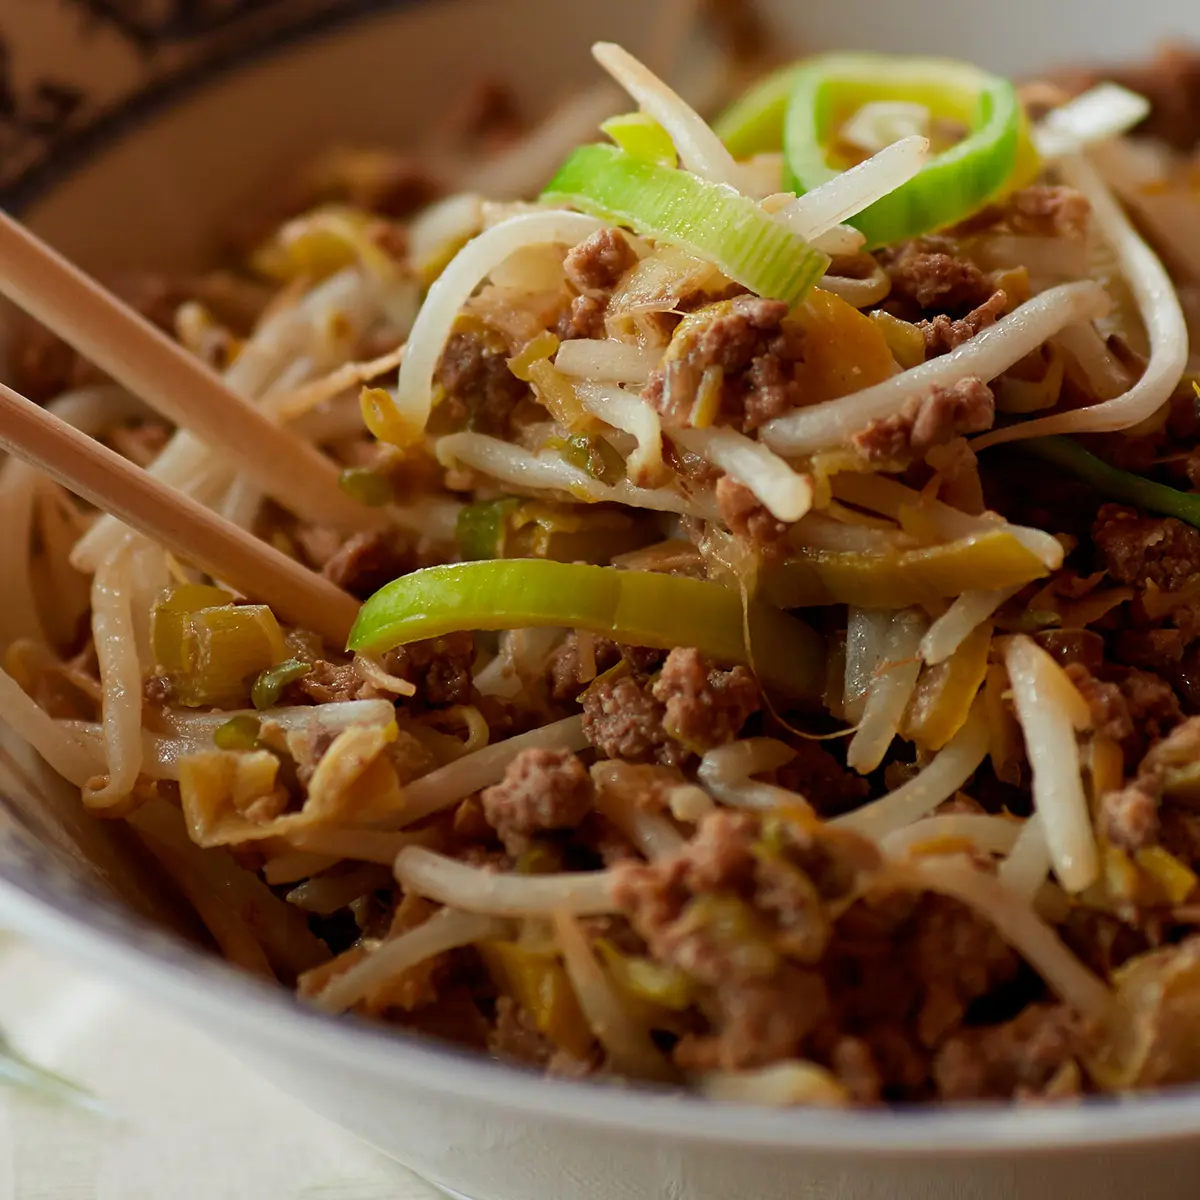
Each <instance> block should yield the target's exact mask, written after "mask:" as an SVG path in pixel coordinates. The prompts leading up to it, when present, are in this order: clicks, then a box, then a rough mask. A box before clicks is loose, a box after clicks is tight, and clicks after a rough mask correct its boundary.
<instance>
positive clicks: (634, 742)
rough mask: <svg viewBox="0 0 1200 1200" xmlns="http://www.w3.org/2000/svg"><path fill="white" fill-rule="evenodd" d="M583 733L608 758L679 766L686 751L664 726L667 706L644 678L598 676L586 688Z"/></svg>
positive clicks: (684, 757) (583, 702) (583, 699)
mask: <svg viewBox="0 0 1200 1200" xmlns="http://www.w3.org/2000/svg"><path fill="white" fill-rule="evenodd" d="M582 704H583V733H584V736H585V737H586V738H587V740H588V741H589V742H590V743H591V745H593V746H594V747H595V748H596V749H597V750H598V751H600V753H601V754H603V755H604V757H605V758H624V759H628V760H629V761H630V762H651V761H654V760H657V761H658V762H661V763H665V764H666V765H667V766H678V765H679V764H680V763H681V762H683V761H684V760H685V759H686V758H687V757H688V755H687V751H686V750H685V749H684V748H683V747H682V746H680V745H679V743H678V742H676V741H674V740H673V739H672V738H671V737H670V736H669V735H668V734H667V731H666V730H665V729H664V728H663V718H664V717H665V716H666V711H667V710H666V706H665V705H663V704H662V703H661V702H660V701H658V700H656V699H655V698H654V696H652V695H651V694H650V691H649V687H648V683H647V681H646V680H644V679H639V678H636V677H635V676H632V675H625V676H622V677H620V678H617V679H598V680H596V682H595V683H594V684H592V686H591V687H589V688H588V690H587V691H586V692H584V694H583V697H582Z"/></svg>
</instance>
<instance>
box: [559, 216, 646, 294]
mask: <svg viewBox="0 0 1200 1200" xmlns="http://www.w3.org/2000/svg"><path fill="white" fill-rule="evenodd" d="M635 262H637V255H636V254H635V253H634V252H633V247H632V246H630V244H629V239H628V238H626V237H625V235H624V234H622V233H620V232H619V231H618V230H616V229H608V228H605V229H599V230H597V231H596V232H595V233H593V234H592V236H591V237H590V238H588V239H587V240H586V241H583V242H580V243H579V245H578V246H573V247H572V248H571V249H570V250H568V251H567V256H566V258H564V259H563V269H564V270H565V271H566V273H567V279H568V281H569V282H570V283H571V284H573V285H574V286H575V287H576V288H577V289H578V290H579V291H580V292H582V293H583V294H584V295H607V293H609V292H611V291H612V290H613V288H615V287H616V286H617V284H618V283H619V282H620V280H621V276H622V275H624V274H625V272H626V271H628V270H629V268H630V267H632V266H633V264H634V263H635Z"/></svg>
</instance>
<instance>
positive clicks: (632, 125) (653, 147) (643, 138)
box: [600, 112, 679, 167]
mask: <svg viewBox="0 0 1200 1200" xmlns="http://www.w3.org/2000/svg"><path fill="white" fill-rule="evenodd" d="M600 128H601V130H602V131H603V132H604V133H607V134H608V136H609V137H610V138H612V140H613V141H614V142H616V143H617V145H618V146H620V147H621V149H622V150H624V151H625V153H626V154H630V155H632V156H633V157H634V158H644V159H645V160H646V161H647V162H652V163H658V164H659V165H660V166H664V167H673V166H675V165H676V164H677V163H678V162H679V155H678V154H677V153H676V152H675V143H674V142H673V141H671V135H670V134H669V133H668V132H667V131H666V130H665V129H664V128H663V127H662V126H661V125H660V124H659V123H658V122H657V121H656V120H655V119H654V118H653V117H650V116H647V115H646V114H645V113H642V112H633V113H625V114H623V115H622V116H619V117H609V119H608V120H607V121H605V122H604V124H603V125H601V126H600Z"/></svg>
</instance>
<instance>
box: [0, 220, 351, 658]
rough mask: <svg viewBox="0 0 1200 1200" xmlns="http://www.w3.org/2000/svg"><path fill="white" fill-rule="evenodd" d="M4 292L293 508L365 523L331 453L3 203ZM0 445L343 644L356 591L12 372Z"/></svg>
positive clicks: (330, 522)
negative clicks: (124, 449)
mask: <svg viewBox="0 0 1200 1200" xmlns="http://www.w3.org/2000/svg"><path fill="white" fill-rule="evenodd" d="M0 294H3V295H5V296H7V297H8V298H9V299H10V300H11V301H12V302H13V303H14V304H16V305H17V306H18V307H19V308H22V309H24V310H25V312H27V313H28V314H29V315H30V316H32V317H35V318H36V319H37V320H39V321H40V322H41V323H42V324H43V325H45V326H46V327H47V328H49V329H51V330H53V331H54V332H55V333H56V334H58V335H59V337H61V338H62V339H63V340H64V341H66V342H68V343H69V344H70V345H71V346H73V347H74V348H75V349H76V350H77V351H78V352H79V353H80V354H82V355H84V357H86V358H88V359H90V360H91V361H92V362H94V363H95V364H96V365H97V366H98V367H99V368H100V369H101V370H103V371H105V372H106V373H107V374H109V375H111V376H112V377H113V379H115V380H116V381H117V382H118V383H120V384H121V385H122V386H123V387H125V388H126V389H127V390H128V391H129V392H131V393H132V394H133V395H135V396H137V397H138V398H139V399H140V400H142V401H143V402H144V403H145V404H147V405H148V406H149V407H150V408H152V409H154V410H155V411H156V412H158V413H159V414H160V415H161V416H163V417H165V418H166V419H167V420H169V421H171V422H172V423H173V424H175V425H178V426H180V427H181V428H183V429H187V430H189V431H190V432H191V433H193V434H194V435H195V436H196V437H197V438H199V439H200V440H201V441H202V442H204V443H205V444H206V445H208V446H209V447H210V449H212V450H213V451H220V452H221V453H222V454H224V455H226V456H227V458H228V460H229V462H230V465H231V466H236V468H237V469H238V470H239V471H241V472H242V473H243V474H244V475H245V476H246V477H247V478H248V479H249V480H250V481H251V482H252V483H253V484H254V486H255V487H257V488H258V489H259V490H261V491H262V492H263V493H264V494H266V495H268V496H270V497H272V498H273V499H275V500H278V501H279V503H280V504H282V505H283V506H284V507H285V508H287V509H289V510H290V511H292V512H294V513H296V514H297V515H298V516H300V517H302V518H305V519H307V520H310V521H314V522H317V523H320V524H322V525H327V526H333V527H335V528H338V529H342V530H350V529H355V528H361V527H362V526H363V524H364V513H363V509H362V507H361V506H360V505H359V504H358V503H357V502H356V501H354V500H353V499H352V498H351V497H350V496H348V495H347V494H346V493H345V492H343V491H342V489H341V488H340V487H339V486H338V474H337V469H336V467H335V465H334V464H333V462H332V461H331V460H330V459H329V458H327V457H326V456H325V455H323V454H322V453H321V452H320V451H319V450H318V449H317V448H316V447H315V446H312V445H311V444H309V443H308V442H306V441H304V440H303V439H302V438H300V437H298V436H297V435H296V434H294V433H293V432H292V431H291V430H289V429H287V428H286V427H285V426H281V425H277V424H275V423H274V422H273V421H271V420H270V419H269V417H267V416H266V415H265V414H264V413H263V412H261V411H260V410H259V409H258V408H256V407H255V406H254V405H252V404H250V403H248V402H247V401H246V400H244V399H243V398H242V397H241V396H239V395H238V394H237V393H236V392H234V391H233V390H232V389H230V388H229V387H227V386H226V385H225V384H224V383H223V382H222V381H221V379H220V378H219V377H218V376H217V375H216V374H215V373H214V372H212V371H211V370H209V368H208V367H206V366H205V365H204V364H203V363H202V362H201V361H200V360H199V359H197V358H194V357H193V356H192V355H191V354H189V353H188V352H187V351H186V350H185V349H184V348H183V347H182V346H180V345H179V344H177V343H176V342H173V341H172V340H171V339H170V338H169V337H167V336H166V334H164V333H163V332H162V331H161V330H159V329H157V328H156V327H155V326H153V325H152V324H150V322H149V321H147V320H145V318H143V317H141V316H140V315H139V314H138V313H136V312H135V311H134V310H133V309H131V308H130V307H129V306H128V305H126V304H124V303H122V302H121V301H120V300H118V299H117V298H116V297H115V296H114V295H112V294H111V293H110V292H108V291H107V290H106V289H105V288H103V287H101V286H100V285H99V284H98V283H97V282H96V281H95V280H94V279H92V278H90V277H89V276H88V275H86V274H84V273H83V272H82V271H80V270H79V269H78V268H77V267H75V266H73V265H72V264H71V263H69V262H68V261H67V260H66V259H64V258H63V257H62V256H61V255H59V254H58V253H56V252H55V251H54V250H52V249H51V248H50V247H49V246H47V245H46V244H45V243H44V242H42V241H41V240H40V239H39V238H38V237H36V236H35V235H34V234H33V233H32V232H30V231H29V230H28V229H26V228H25V227H24V226H23V225H21V224H20V223H19V222H18V221H15V220H14V219H13V218H12V217H10V216H8V215H7V214H6V213H3V212H0ZM0 447H3V448H4V449H6V450H8V451H10V452H11V453H12V454H13V455H15V456H16V457H17V458H21V459H24V460H25V461H26V462H29V463H31V464H32V465H34V466H36V467H38V468H39V469H41V470H42V471H44V472H45V473H46V474H47V475H49V476H50V477H51V478H53V479H54V480H56V481H57V482H58V483H60V484H62V485H63V487H65V488H66V489H67V490H68V491H71V492H74V493H75V494H76V495H77V496H81V497H82V498H83V499H85V500H87V501H89V502H90V503H92V504H94V505H95V506H96V507H97V508H100V509H103V510H104V511H106V512H109V513H112V514H113V515H114V516H116V517H119V518H120V519H121V520H122V521H124V522H125V523H126V524H127V525H129V526H131V527H132V528H133V529H136V530H138V531H139V532H140V533H143V534H145V535H146V536H147V537H149V538H151V539H153V540H154V541H156V542H159V543H161V544H162V545H163V546H165V547H166V548H167V549H168V550H170V551H171V552H172V553H174V554H175V555H177V556H178V557H179V558H181V559H184V560H186V561H189V562H192V563H194V564H195V565H196V566H198V567H200V568H201V569H202V570H204V571H207V572H208V573H209V574H211V575H213V576H215V577H216V578H219V579H222V580H224V581H225V582H227V583H229V584H230V585H231V586H233V587H234V588H236V589H237V590H238V591H240V592H243V593H244V594H246V595H248V596H253V597H254V598H256V599H258V600H261V601H263V602H265V603H266V604H269V605H270V606H271V608H272V609H274V610H275V612H276V613H277V614H278V615H279V616H280V617H282V618H283V619H284V620H285V621H288V622H290V623H293V624H295V625H298V626H301V627H302V628H305V629H309V630H312V631H313V632H314V633H318V634H320V635H321V636H322V637H323V638H325V640H326V641H328V642H330V643H331V644H333V645H337V646H341V645H344V644H345V640H346V637H347V635H348V634H349V632H350V627H351V625H352V624H353V622H354V618H355V615H356V614H357V611H358V603H357V601H356V600H354V598H353V597H351V596H350V595H348V594H347V593H346V592H344V591H342V589H341V588H338V587H336V586H335V585H334V584H332V583H330V582H329V581H328V580H327V579H324V578H323V577H322V576H320V575H316V574H314V573H313V572H312V571H310V570H308V569H307V568H306V567H304V566H302V565H301V564H300V563H298V562H296V561H295V560H294V559H291V558H289V557H288V556H287V555H286V554H282V553H280V551H278V550H276V549H275V548H274V547H273V546H270V545H268V544H266V543H265V542H262V541H260V540H259V539H258V538H255V537H253V536H252V535H251V534H249V533H247V532H246V531H245V530H243V529H241V528H239V527H238V526H237V525H234V524H233V523H232V522H231V521H227V520H225V518H224V517H221V516H220V515H218V514H217V513H215V512H213V511H211V510H210V509H208V508H205V507H204V505H202V504H200V503H198V502H197V501H196V500H194V499H193V498H192V497H191V496H188V495H186V494H184V493H182V492H179V491H176V490H175V489H174V488H172V487H168V486H167V485H165V484H163V483H161V482H160V481H159V480H157V479H155V478H154V477H153V476H152V475H150V474H149V473H148V472H146V471H143V470H142V469H141V468H140V467H137V466H135V465H134V464H133V463H130V462H128V461H127V460H126V459H124V458H122V457H121V456H120V455H119V454H117V453H116V452H115V451H113V450H110V449H108V447H106V446H104V445H102V444H101V443H100V442H98V441H93V440H92V439H91V438H89V437H87V436H86V435H85V434H82V433H80V432H79V431H78V430H77V429H75V428H74V427H72V426H71V425H68V424H67V423H66V422H65V421H62V420H60V419H59V418H58V417H56V416H54V415H53V414H52V413H49V412H47V411H46V410H45V409H43V408H41V407H39V406H38V405H36V404H34V403H33V401H31V400H29V399H27V398H26V397H25V396H22V395H21V393H20V392H17V391H15V390H14V389H12V388H10V387H7V386H5V385H3V384H0ZM2 535H3V533H2V531H0V536H2Z"/></svg>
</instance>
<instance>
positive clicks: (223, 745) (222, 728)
mask: <svg viewBox="0 0 1200 1200" xmlns="http://www.w3.org/2000/svg"><path fill="white" fill-rule="evenodd" d="M264 707H265V706H264ZM261 732H262V722H261V721H259V720H258V718H257V717H252V716H250V715H249V714H248V713H239V714H238V715H237V716H235V717H230V718H229V720H228V721H226V722H225V724H224V725H218V726H217V728H216V730H215V731H214V732H213V741H214V742H215V743H216V747H217V749H218V750H253V749H254V747H255V745H256V744H257V742H258V735H259V733H261Z"/></svg>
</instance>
